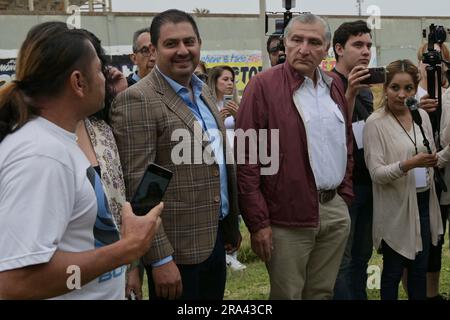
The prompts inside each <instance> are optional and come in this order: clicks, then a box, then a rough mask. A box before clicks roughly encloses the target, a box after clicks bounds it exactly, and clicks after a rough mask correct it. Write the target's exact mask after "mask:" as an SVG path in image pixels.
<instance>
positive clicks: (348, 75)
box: [333, 20, 373, 300]
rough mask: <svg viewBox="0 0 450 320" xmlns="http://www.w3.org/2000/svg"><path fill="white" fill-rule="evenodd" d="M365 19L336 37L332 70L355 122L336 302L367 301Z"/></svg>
mask: <svg viewBox="0 0 450 320" xmlns="http://www.w3.org/2000/svg"><path fill="white" fill-rule="evenodd" d="M370 31H371V30H370V29H369V28H368V26H367V23H366V22H365V21H362V20H358V21H353V22H345V23H343V24H342V25H340V26H339V27H338V28H337V29H336V31H335V32H334V36H333V49H334V53H335V57H336V66H335V68H334V69H333V71H334V72H335V73H337V74H338V75H339V76H340V77H341V79H342V81H343V82H344V85H345V88H346V93H345V96H346V98H347V101H348V104H349V109H350V110H351V112H352V122H353V134H354V142H353V158H354V161H355V166H354V167H353V191H354V193H355V200H354V202H353V204H352V206H351V207H350V218H351V229H350V236H349V239H348V242H347V247H346V249H345V253H344V257H343V259H342V263H341V267H340V270H339V274H338V277H337V279H336V284H335V288H334V298H335V299H340V300H344V299H367V294H366V282H367V265H368V262H369V260H370V257H371V255H372V211H373V210H372V208H373V205H372V181H371V179H370V175H369V171H368V170H367V167H366V164H365V162H364V149H363V146H362V143H361V144H359V143H358V140H359V137H358V136H362V128H363V126H364V122H365V120H366V119H367V118H368V117H369V115H370V114H371V113H372V111H373V95H372V91H371V90H370V88H369V87H368V85H363V84H361V83H360V82H361V81H362V80H364V79H366V78H368V70H367V66H368V64H369V62H370V58H371V51H370V50H371V47H372V36H371V33H370Z"/></svg>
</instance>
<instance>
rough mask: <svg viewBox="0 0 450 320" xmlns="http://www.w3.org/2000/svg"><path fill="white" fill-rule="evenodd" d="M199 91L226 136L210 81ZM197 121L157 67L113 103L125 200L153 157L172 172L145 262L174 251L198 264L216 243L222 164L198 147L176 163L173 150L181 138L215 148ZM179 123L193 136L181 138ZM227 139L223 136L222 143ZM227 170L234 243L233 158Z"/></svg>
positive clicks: (225, 224) (228, 237) (182, 260)
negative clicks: (185, 160)
mask: <svg viewBox="0 0 450 320" xmlns="http://www.w3.org/2000/svg"><path fill="white" fill-rule="evenodd" d="M201 96H202V98H203V100H204V101H205V103H206V104H207V105H208V107H209V109H210V111H211V112H212V114H213V115H214V117H215V119H216V122H217V124H218V128H219V129H220V131H221V132H222V137H224V138H225V137H226V133H225V128H224V125H223V122H222V120H221V118H220V115H219V113H218V109H217V108H216V107H215V103H214V98H213V96H212V94H211V92H210V90H209V88H208V87H207V86H204V87H203V90H202V94H201ZM194 124H196V125H198V122H197V120H196V118H195V116H194V115H193V113H192V112H191V111H190V109H189V107H188V106H186V105H185V103H184V102H183V100H182V99H181V98H180V97H179V96H178V95H177V94H176V93H175V92H174V90H173V89H172V87H170V85H169V84H168V83H167V81H166V80H165V79H164V78H163V77H162V75H161V74H160V73H159V72H158V71H157V70H156V68H154V69H153V70H152V72H151V73H150V74H149V75H147V76H146V77H145V78H143V79H142V80H140V81H139V82H138V83H136V84H134V85H133V86H131V87H129V88H128V89H127V90H125V91H123V92H121V93H120V94H119V95H118V96H117V97H116V99H115V101H114V103H113V105H112V107H111V126H112V128H113V132H114V135H115V137H116V140H117V146H118V149H119V153H120V159H121V162H122V168H123V173H124V179H125V186H126V193H127V200H128V201H129V200H130V199H131V198H132V196H133V194H134V192H135V191H136V189H137V187H138V184H139V182H140V180H141V178H142V176H143V174H144V171H145V169H146V168H147V166H148V165H149V163H150V162H154V163H156V164H159V165H161V166H163V167H166V168H168V169H169V170H171V171H172V172H173V177H172V180H171V182H170V184H169V187H168V188H167V191H166V193H165V195H164V198H163V201H164V211H163V213H162V215H161V219H162V225H161V228H160V230H159V231H158V233H157V235H156V236H155V239H154V240H153V243H152V247H151V249H150V250H149V251H148V252H147V254H146V255H145V256H144V257H143V260H144V263H145V264H151V263H154V262H156V261H158V260H161V259H162V258H164V257H167V256H169V255H173V257H174V260H175V262H176V263H177V264H198V263H201V262H203V261H204V260H206V259H207V258H208V257H209V256H210V254H211V252H212V250H213V248H214V244H215V241H216V237H217V230H218V224H219V207H220V174H219V166H218V165H217V164H216V163H215V162H214V163H212V164H208V163H211V162H207V163H205V161H199V160H200V159H198V157H197V158H196V159H194V157H193V155H194V152H192V156H191V157H190V158H191V162H190V163H181V164H174V163H173V161H172V157H171V155H172V152H174V153H175V154H178V152H177V150H179V148H180V141H182V142H183V146H185V147H188V149H189V150H192V151H194V150H195V148H196V147H197V148H201V150H202V154H203V151H205V149H208V148H211V147H210V146H209V143H208V141H204V140H203V139H202V133H203V130H201V127H198V128H197V130H194ZM177 129H184V131H183V132H185V133H186V132H188V133H190V136H191V137H193V138H192V139H186V138H185V139H179V137H177V134H174V133H176V132H175V130H177ZM186 129H187V130H186ZM178 132H180V131H178ZM173 134H174V136H175V137H174V138H172V135H173ZM173 140H174V141H173ZM226 140H227V139H226V138H225V139H223V141H224V145H225V143H226ZM194 144H197V145H196V146H194ZM177 145H178V146H177ZM176 146H177V147H176ZM177 148H178V149H177ZM228 150H229V151H228ZM185 151H186V149H185ZM207 151H209V152H211V149H209V150H207ZM226 152H227V153H228V154H226V156H227V157H228V158H229V159H232V158H233V155H232V151H231V150H230V149H229V148H227V149H226ZM206 153H207V154H208V152H206ZM194 160H196V161H195V162H194ZM227 172H228V191H229V201H230V212H229V214H228V216H227V217H226V218H225V219H224V220H223V221H221V225H222V231H223V239H224V242H225V243H231V244H233V245H236V244H237V242H238V239H239V238H240V233H239V224H238V219H237V215H238V206H237V184H236V170H235V164H234V163H232V164H227Z"/></svg>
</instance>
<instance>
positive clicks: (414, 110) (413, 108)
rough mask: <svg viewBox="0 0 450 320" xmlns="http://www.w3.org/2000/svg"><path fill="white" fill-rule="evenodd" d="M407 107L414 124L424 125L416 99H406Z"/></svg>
mask: <svg viewBox="0 0 450 320" xmlns="http://www.w3.org/2000/svg"><path fill="white" fill-rule="evenodd" d="M405 106H406V107H407V108H408V109H409V111H410V112H411V115H412V118H413V120H414V122H415V123H416V124H417V125H418V126H421V125H422V117H421V116H420V112H419V102H418V101H417V99H416V98H414V97H409V98H406V100H405Z"/></svg>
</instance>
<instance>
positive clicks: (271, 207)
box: [235, 62, 353, 232]
mask: <svg viewBox="0 0 450 320" xmlns="http://www.w3.org/2000/svg"><path fill="white" fill-rule="evenodd" d="M323 74H324V80H325V82H327V84H328V85H329V88H330V92H331V98H332V99H333V100H334V102H335V103H337V104H338V105H339V107H340V109H341V111H342V113H343V114H344V118H345V120H346V127H347V130H346V135H347V170H346V174H345V177H344V180H343V181H342V183H341V185H340V186H339V188H338V193H339V194H340V195H341V196H342V198H343V199H344V200H345V202H346V203H347V205H350V203H351V201H352V198H353V190H352V177H351V174H352V168H353V156H352V150H353V134H352V128H351V125H352V122H351V118H350V117H349V113H348V106H347V101H346V99H345V93H344V86H343V84H342V81H341V79H339V77H338V76H337V75H336V74H333V73H331V72H324V73H323ZM327 78H328V79H327ZM303 81H304V77H303V76H302V75H300V74H299V73H297V72H296V71H295V70H294V69H293V68H292V67H291V66H290V65H289V64H288V63H287V62H286V63H284V64H282V65H278V66H275V67H273V68H270V69H269V70H267V71H264V72H262V73H259V74H257V75H256V76H255V77H253V78H252V80H251V81H250V83H249V84H248V85H247V87H246V88H245V91H244V95H243V98H242V101H241V104H240V108H239V111H238V114H237V116H236V129H243V130H244V131H246V130H248V129H257V130H258V129H269V130H270V129H279V154H280V157H279V163H280V165H279V170H278V172H277V173H276V174H274V175H261V174H260V169H261V164H260V163H259V162H258V164H248V162H247V161H246V164H239V163H238V165H237V178H238V195H239V206H240V212H241V214H242V216H243V217H244V220H245V223H246V225H247V227H248V228H249V230H250V232H256V231H258V230H260V229H262V228H265V227H268V226H269V225H271V224H274V225H277V226H282V227H318V222H319V200H318V194H317V187H316V183H315V179H314V174H313V171H312V168H311V166H310V162H309V155H308V146H307V140H306V131H305V126H304V124H303V121H302V118H301V117H300V115H299V113H298V111H297V109H296V107H295V104H294V101H293V99H292V97H293V94H294V92H295V91H296V90H297V89H298V88H299V87H300V85H301V84H302V83H303ZM269 132H270V131H269ZM268 137H269V139H268V141H269V142H268V147H267V148H268V149H269V152H268V154H270V145H271V143H270V133H268ZM237 151H238V148H236V147H235V152H237ZM245 152H246V159H248V147H247V148H246V151H245Z"/></svg>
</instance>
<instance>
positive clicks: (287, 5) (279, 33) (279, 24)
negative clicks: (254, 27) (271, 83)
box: [265, 0, 304, 64]
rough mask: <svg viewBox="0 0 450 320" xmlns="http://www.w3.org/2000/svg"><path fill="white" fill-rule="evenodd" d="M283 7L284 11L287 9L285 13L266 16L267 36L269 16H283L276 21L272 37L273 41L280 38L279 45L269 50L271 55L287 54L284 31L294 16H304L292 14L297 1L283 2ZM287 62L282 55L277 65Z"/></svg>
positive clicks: (287, 0) (266, 14)
mask: <svg viewBox="0 0 450 320" xmlns="http://www.w3.org/2000/svg"><path fill="white" fill-rule="evenodd" d="M282 6H283V8H284V9H286V11H285V12H268V11H266V13H265V16H266V20H265V34H266V36H267V35H268V34H267V32H268V30H269V15H278V14H281V13H282V14H283V19H275V32H273V33H272V34H271V35H270V38H269V39H271V40H273V39H276V38H277V37H278V39H279V44H278V46H277V47H273V48H269V50H268V51H269V53H271V52H279V51H281V52H283V53H284V52H285V48H284V44H283V35H284V29H285V28H286V26H287V25H288V23H289V21H290V20H291V19H292V15H293V14H294V13H295V14H302V13H304V12H292V11H291V9H292V8H293V7H295V0H283V3H282ZM284 61H286V55H285V54H280V55H279V57H278V61H277V64H280V63H283V62H284Z"/></svg>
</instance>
